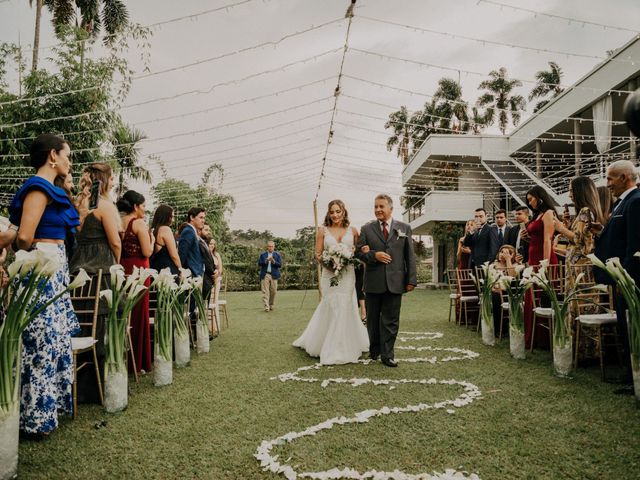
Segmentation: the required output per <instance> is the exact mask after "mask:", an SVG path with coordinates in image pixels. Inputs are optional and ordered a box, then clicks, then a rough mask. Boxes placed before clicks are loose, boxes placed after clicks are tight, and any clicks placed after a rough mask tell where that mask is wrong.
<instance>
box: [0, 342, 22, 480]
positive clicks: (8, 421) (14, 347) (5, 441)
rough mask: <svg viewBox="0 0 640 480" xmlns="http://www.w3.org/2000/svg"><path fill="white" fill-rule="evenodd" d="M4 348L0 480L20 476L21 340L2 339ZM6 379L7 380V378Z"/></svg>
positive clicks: (0, 421)
mask: <svg viewBox="0 0 640 480" xmlns="http://www.w3.org/2000/svg"><path fill="white" fill-rule="evenodd" d="M2 340H3V342H2V348H3V349H6V350H5V352H6V353H8V356H7V357H5V358H3V359H2V361H3V362H4V361H6V362H7V364H3V365H2V369H3V371H2V380H3V383H4V382H7V385H8V386H9V389H6V392H5V393H6V394H8V395H7V397H5V398H3V399H2V400H0V480H9V479H12V478H15V477H16V476H17V474H18V440H19V425H20V399H19V398H18V392H19V391H20V388H19V387H20V350H21V344H22V342H21V339H20V337H18V338H17V339H7V338H3V339H2ZM5 377H6V378H5ZM3 388H4V385H3Z"/></svg>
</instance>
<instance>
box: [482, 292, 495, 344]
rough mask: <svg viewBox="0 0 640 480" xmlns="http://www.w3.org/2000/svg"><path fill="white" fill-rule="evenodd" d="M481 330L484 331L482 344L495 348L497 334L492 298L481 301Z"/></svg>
mask: <svg viewBox="0 0 640 480" xmlns="http://www.w3.org/2000/svg"><path fill="white" fill-rule="evenodd" d="M480 328H481V330H482V343H484V344H485V345H488V346H490V347H493V346H494V345H495V344H496V334H495V331H494V327H493V309H492V304H491V297H489V300H487V299H486V298H481V299H480Z"/></svg>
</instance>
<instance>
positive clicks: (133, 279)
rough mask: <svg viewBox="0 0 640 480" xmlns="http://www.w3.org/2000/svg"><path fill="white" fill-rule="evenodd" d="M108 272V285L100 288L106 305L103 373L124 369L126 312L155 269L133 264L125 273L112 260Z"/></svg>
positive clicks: (133, 303)
mask: <svg viewBox="0 0 640 480" xmlns="http://www.w3.org/2000/svg"><path fill="white" fill-rule="evenodd" d="M109 274H110V287H111V288H109V289H106V290H102V291H101V292H100V296H101V297H102V298H104V299H105V301H106V302H107V305H108V307H109V314H108V316H107V322H106V329H105V330H106V334H105V342H104V349H105V366H104V368H105V376H106V375H107V374H109V373H116V372H119V373H124V372H126V371H127V366H126V364H125V360H124V351H125V339H126V332H127V324H128V319H129V314H130V313H131V310H133V307H134V306H135V305H136V303H138V302H139V301H140V299H141V298H142V296H143V295H144V294H145V292H146V291H147V289H148V287H147V286H146V285H145V283H146V281H147V280H148V279H149V278H150V277H154V276H155V275H156V271H155V270H152V269H150V268H138V267H134V268H133V272H132V273H131V275H129V276H125V273H124V268H123V267H122V265H118V264H116V265H112V266H111V268H109Z"/></svg>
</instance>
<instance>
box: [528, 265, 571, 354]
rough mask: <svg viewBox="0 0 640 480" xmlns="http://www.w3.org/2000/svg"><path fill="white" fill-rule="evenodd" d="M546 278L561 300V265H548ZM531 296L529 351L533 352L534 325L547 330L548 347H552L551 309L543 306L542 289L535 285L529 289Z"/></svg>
mask: <svg viewBox="0 0 640 480" xmlns="http://www.w3.org/2000/svg"><path fill="white" fill-rule="evenodd" d="M547 278H549V279H550V280H551V285H552V287H553V290H554V291H555V293H556V296H557V297H558V299H559V300H562V298H563V296H564V291H565V277H564V268H563V265H562V264H557V265H549V266H548V267H547ZM531 291H532V295H533V322H532V325H531V344H530V345H529V351H531V352H532V351H533V343H534V339H535V334H536V325H538V324H540V325H542V326H543V327H544V328H545V329H546V330H549V345H553V308H551V307H550V306H547V305H545V304H544V303H545V300H548V299H546V296H545V294H544V292H543V290H542V288H541V287H540V286H538V285H536V284H534V285H533V288H532V289H531Z"/></svg>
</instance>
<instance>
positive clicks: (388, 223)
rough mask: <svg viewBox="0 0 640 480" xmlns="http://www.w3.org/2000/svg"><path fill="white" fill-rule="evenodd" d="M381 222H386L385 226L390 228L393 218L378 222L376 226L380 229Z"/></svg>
mask: <svg viewBox="0 0 640 480" xmlns="http://www.w3.org/2000/svg"><path fill="white" fill-rule="evenodd" d="M382 222H387V226H388V227H389V228H391V223H393V217H389V220H378V225H380V228H382Z"/></svg>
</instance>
